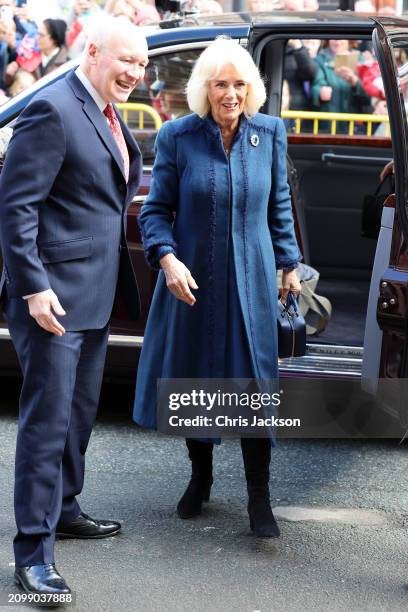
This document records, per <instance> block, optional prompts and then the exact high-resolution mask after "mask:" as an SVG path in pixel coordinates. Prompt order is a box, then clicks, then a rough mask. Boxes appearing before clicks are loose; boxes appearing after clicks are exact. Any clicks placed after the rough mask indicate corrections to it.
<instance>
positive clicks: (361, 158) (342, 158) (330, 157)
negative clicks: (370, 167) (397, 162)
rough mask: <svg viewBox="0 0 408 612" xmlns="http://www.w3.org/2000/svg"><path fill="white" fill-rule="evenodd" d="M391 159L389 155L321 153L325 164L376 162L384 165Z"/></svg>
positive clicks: (363, 164) (364, 163) (365, 163)
mask: <svg viewBox="0 0 408 612" xmlns="http://www.w3.org/2000/svg"><path fill="white" fill-rule="evenodd" d="M389 161H391V158H390V157H370V156H369V155H338V154H337V153H322V162H323V163H325V164H329V163H331V164H347V165H349V164H353V166H354V165H357V166H360V165H361V166H365V165H367V164H376V165H381V166H385V164H388V162H389Z"/></svg>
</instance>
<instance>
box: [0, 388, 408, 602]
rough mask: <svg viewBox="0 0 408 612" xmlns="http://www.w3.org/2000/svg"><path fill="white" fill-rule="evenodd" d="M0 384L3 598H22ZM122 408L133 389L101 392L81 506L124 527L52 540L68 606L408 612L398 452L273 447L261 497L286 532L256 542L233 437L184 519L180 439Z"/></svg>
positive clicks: (13, 397) (404, 481)
mask: <svg viewBox="0 0 408 612" xmlns="http://www.w3.org/2000/svg"><path fill="white" fill-rule="evenodd" d="M0 385H1V394H0V449H1V450H0V491H1V494H0V511H1V515H2V521H1V523H0V559H1V564H0V591H1V592H2V594H1V597H2V602H3V603H4V602H5V597H6V594H7V593H18V592H19V591H18V589H17V587H16V586H15V585H14V582H13V567H12V565H11V564H12V562H13V556H12V545H11V541H12V537H13V535H14V530H15V526H14V518H13V512H12V501H13V500H12V486H13V460H14V443H15V434H16V426H17V422H16V415H17V409H16V404H17V386H16V384H15V382H11V383H10V382H8V381H3V380H2V381H1V382H0ZM131 403H132V389H130V388H122V387H109V388H107V389H105V393H104V397H103V402H102V409H101V412H100V416H99V418H98V421H97V424H96V426H95V429H94V433H93V436H92V439H91V444H90V448H89V450H88V454H87V457H88V460H87V474H86V485H85V488H84V492H83V494H82V496H81V500H80V501H81V504H82V508H83V510H84V511H85V512H87V513H88V514H91V515H93V516H95V517H98V518H104V517H105V518H113V519H118V520H120V521H121V522H122V523H123V531H122V533H121V534H120V535H119V536H117V537H114V538H109V539H106V540H99V541H75V540H69V541H59V542H58V543H57V547H56V557H57V567H58V568H59V570H60V572H61V573H62V574H63V576H64V577H65V579H66V580H67V582H68V584H69V585H70V586H71V588H72V589H73V590H74V591H75V594H76V604H75V606H72V607H70V608H67V609H68V610H77V611H80V612H82V611H88V610H90V611H92V612H94V611H95V612H96V611H99V610H101V611H105V610H106V611H109V612H116V611H122V610H124V611H125V610H126V611H137V612H139V611H140V612H156V611H157V612H162V611H163V612H164V611H166V612H167V611H168V612H173V611H174V612H176V611H177V612H184V611H186V612H204V611H206V612H207V611H209V612H212V611H214V612H221V611H222V612H230V611H231V612H232V611H234V612H254V611H255V610H259V611H261V612H269V611H279V612H292V611H293V612H298V611H300V610H302V611H303V610H304V611H307V612H309V611H310V612H314V611H319V612H320V611H322V612H323V611H324V612H327V611H336V612H337V611H347V612H350V611H351V612H360V611H369V612H376V611H387V612H389V611H394V610H395V611H396V610H401V611H405V610H408V537H407V534H408V525H407V516H408V494H407V491H408V455H407V454H408V448H407V447H401V446H398V443H397V442H394V441H392V440H388V441H387V440H384V441H378V440H371V441H344V440H343V441H342V440H326V441H324V440H320V441H319V440H302V441H295V440H289V441H284V442H281V443H279V446H278V447H277V448H276V449H274V450H273V454H272V475H271V493H272V499H273V505H274V508H275V512H276V515H277V516H278V517H280V519H279V524H280V527H281V532H282V534H281V537H280V539H279V540H267V539H265V540H263V539H259V538H255V537H254V536H253V535H252V534H251V532H250V530H249V524H248V517H247V513H246V508H245V506H246V494H245V481H244V473H243V467H242V459H241V456H240V448H239V443H238V442H237V441H235V440H227V441H225V442H223V444H222V445H221V447H220V448H217V449H216V452H215V483H214V486H213V490H212V499H211V502H210V503H209V504H207V505H206V506H205V511H204V513H203V515H202V516H200V517H198V518H196V519H194V520H190V521H182V520H180V519H179V518H178V517H177V515H176V512H175V506H176V503H177V500H178V498H179V497H180V495H181V493H182V492H183V490H184V487H185V484H186V483H187V481H188V475H189V464H188V461H187V460H186V452H185V447H184V444H183V441H182V440H181V439H177V438H170V437H164V436H161V435H158V434H156V433H154V432H146V431H142V430H140V429H139V428H137V427H136V426H134V425H133V424H132V422H131V419H130V406H131ZM2 609H3V608H2ZM4 609H6V608H4ZM7 609H9V610H25V609H28V608H26V607H24V606H23V605H21V604H18V605H13V606H11V607H8V608H7Z"/></svg>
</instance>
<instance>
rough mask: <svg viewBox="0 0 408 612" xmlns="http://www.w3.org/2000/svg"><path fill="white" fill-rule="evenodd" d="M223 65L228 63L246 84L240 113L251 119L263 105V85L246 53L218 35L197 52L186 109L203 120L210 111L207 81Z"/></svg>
mask: <svg viewBox="0 0 408 612" xmlns="http://www.w3.org/2000/svg"><path fill="white" fill-rule="evenodd" d="M227 64H232V65H233V66H234V68H235V69H236V71H237V72H238V74H239V75H240V77H241V78H242V79H243V80H244V81H245V82H246V83H247V85H248V94H247V97H246V100H245V105H244V114H245V115H246V116H247V117H252V115H255V113H257V112H258V110H259V109H260V107H261V106H262V104H263V103H264V102H265V100H266V91H265V85H264V83H263V80H262V78H261V75H260V74H259V70H258V68H257V67H256V65H255V63H254V61H253V59H252V57H251V56H250V55H249V53H248V51H246V50H245V49H244V48H243V47H242V46H241V45H240V44H239V43H238V42H236V41H235V40H233V39H232V38H226V37H225V36H220V37H218V38H216V39H215V40H214V42H212V43H211V44H210V45H209V46H208V47H207V48H206V49H204V51H203V52H202V53H201V55H200V56H199V58H198V60H197V62H196V64H195V66H194V68H193V71H192V73H191V76H190V78H189V80H188V83H187V87H186V94H187V102H188V105H189V107H190V110H192V111H193V112H194V113H197V115H199V116H200V117H205V116H206V115H207V114H208V112H209V110H210V103H209V101H208V96H207V83H208V81H211V80H212V79H215V78H217V76H218V75H219V73H220V72H221V70H222V68H223V67H224V66H226V65H227Z"/></svg>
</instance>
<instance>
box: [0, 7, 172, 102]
mask: <svg viewBox="0 0 408 612" xmlns="http://www.w3.org/2000/svg"><path fill="white" fill-rule="evenodd" d="M104 11H105V12H107V13H110V14H113V15H117V16H119V15H122V16H126V17H127V18H128V19H130V20H131V21H133V22H135V23H136V24H137V25H143V26H144V25H152V24H156V23H158V22H159V21H160V15H159V13H158V11H157V10H156V8H155V5H154V0H106V2H98V1H97V0H0V103H4V102H5V101H7V99H8V98H9V97H12V96H15V95H17V94H18V93H20V92H21V91H23V90H24V89H26V88H27V87H29V86H30V85H32V84H33V83H34V82H35V81H36V80H38V79H39V78H40V77H42V76H44V75H46V74H49V73H50V72H51V71H53V70H55V69H56V68H58V67H59V66H61V65H62V64H64V63H65V62H66V61H67V60H68V59H72V58H76V57H78V56H79V55H80V54H81V52H82V50H83V48H84V45H85V38H86V29H87V24H88V23H89V22H90V20H92V19H94V18H95V17H96V16H98V15H100V14H102V13H103V12H104Z"/></svg>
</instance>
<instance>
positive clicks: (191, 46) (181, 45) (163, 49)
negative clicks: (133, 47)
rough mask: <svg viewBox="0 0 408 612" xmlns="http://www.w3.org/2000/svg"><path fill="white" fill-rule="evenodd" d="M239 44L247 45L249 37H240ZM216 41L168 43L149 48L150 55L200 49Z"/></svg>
mask: <svg viewBox="0 0 408 612" xmlns="http://www.w3.org/2000/svg"><path fill="white" fill-rule="evenodd" d="M238 40H239V44H240V45H242V46H246V45H247V44H248V39H247V38H242V39H238ZM212 42H214V39H213V38H211V39H209V40H196V41H194V42H188V43H185V42H184V43H179V44H178V45H167V47H157V48H156V49H151V50H149V57H155V56H156V55H166V53H173V52H174V51H186V50H188V49H200V48H201V47H206V46H208V45H209V44H211V43H212Z"/></svg>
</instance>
